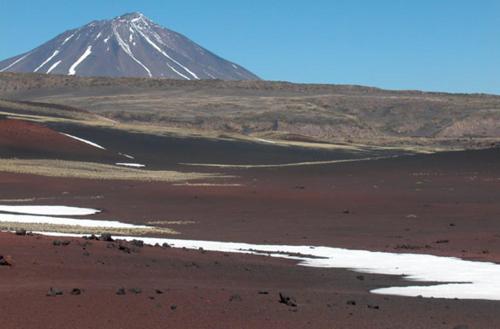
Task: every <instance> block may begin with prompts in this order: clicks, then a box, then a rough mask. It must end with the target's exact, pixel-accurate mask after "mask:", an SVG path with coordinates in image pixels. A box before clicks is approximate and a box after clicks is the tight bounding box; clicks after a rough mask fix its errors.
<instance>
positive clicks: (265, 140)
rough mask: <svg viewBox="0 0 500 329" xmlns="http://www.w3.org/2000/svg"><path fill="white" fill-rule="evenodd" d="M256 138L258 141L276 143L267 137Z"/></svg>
mask: <svg viewBox="0 0 500 329" xmlns="http://www.w3.org/2000/svg"><path fill="white" fill-rule="evenodd" d="M256 140H258V141H259V142H263V143H268V144H277V143H276V142H274V141H271V140H269V139H263V138H256Z"/></svg>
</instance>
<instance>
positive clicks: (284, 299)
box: [279, 292, 297, 307]
mask: <svg viewBox="0 0 500 329" xmlns="http://www.w3.org/2000/svg"><path fill="white" fill-rule="evenodd" d="M279 296H280V299H279V302H280V303H281V304H285V305H288V306H291V307H297V302H296V300H295V298H293V297H291V296H287V295H284V294H283V293H281V292H280V293H279Z"/></svg>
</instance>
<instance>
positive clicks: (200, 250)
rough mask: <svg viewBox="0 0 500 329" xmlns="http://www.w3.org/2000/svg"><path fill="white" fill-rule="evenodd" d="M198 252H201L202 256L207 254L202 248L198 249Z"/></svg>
mask: <svg viewBox="0 0 500 329" xmlns="http://www.w3.org/2000/svg"><path fill="white" fill-rule="evenodd" d="M198 251H199V252H201V253H202V254H205V253H206V252H207V251H206V250H205V249H203V248H202V247H200V248H199V249H198Z"/></svg>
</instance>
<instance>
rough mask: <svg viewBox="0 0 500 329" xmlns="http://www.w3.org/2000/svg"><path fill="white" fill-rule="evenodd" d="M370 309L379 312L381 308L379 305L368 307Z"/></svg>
mask: <svg viewBox="0 0 500 329" xmlns="http://www.w3.org/2000/svg"><path fill="white" fill-rule="evenodd" d="M368 308H370V309H372V310H379V309H380V306H378V305H368Z"/></svg>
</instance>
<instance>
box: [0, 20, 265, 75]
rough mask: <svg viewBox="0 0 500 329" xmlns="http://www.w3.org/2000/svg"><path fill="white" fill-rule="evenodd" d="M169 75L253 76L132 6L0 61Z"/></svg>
mask: <svg viewBox="0 0 500 329" xmlns="http://www.w3.org/2000/svg"><path fill="white" fill-rule="evenodd" d="M7 71H8V72H38V73H47V74H67V75H80V76H114V77H117V76H134V77H157V78H173V79H186V80H198V79H223V80H256V79H259V78H258V77H257V76H256V75H254V74H253V73H251V72H249V71H247V70H246V69H244V68H243V67H241V66H239V65H236V64H234V63H231V62H229V61H226V60H224V59H222V58H220V57H218V56H216V55H214V54H213V53H211V52H210V51H208V50H206V49H204V48H202V47H201V46H199V45H197V44H195V43H194V42H192V41H191V40H189V39H188V38H186V37H185V36H183V35H181V34H179V33H177V32H174V31H171V30H168V29H166V28H163V27H161V26H160V25H158V24H156V23H154V22H153V21H151V20H150V19H149V18H147V17H146V16H145V15H144V14H142V13H140V12H133V13H128V14H124V15H121V16H118V17H116V18H114V19H111V20H102V21H92V22H90V23H88V24H86V25H84V26H82V27H80V28H78V29H73V30H69V31H66V32H64V33H62V34H60V35H58V36H57V37H55V38H54V39H52V40H50V41H49V42H47V43H45V44H43V45H41V46H39V47H37V48H35V49H33V50H31V51H29V52H27V53H25V54H21V55H19V56H15V57H12V58H10V59H7V60H4V61H2V62H0V72H7Z"/></svg>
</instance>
